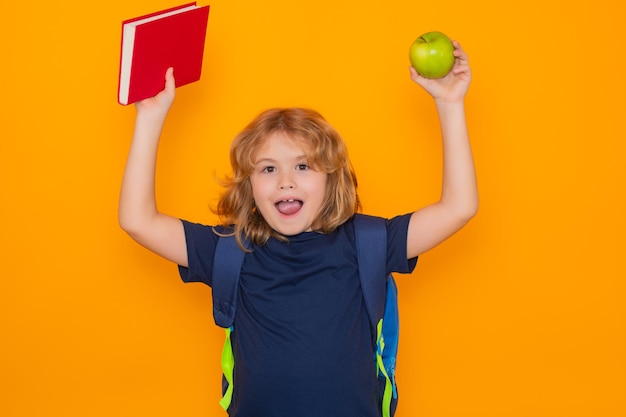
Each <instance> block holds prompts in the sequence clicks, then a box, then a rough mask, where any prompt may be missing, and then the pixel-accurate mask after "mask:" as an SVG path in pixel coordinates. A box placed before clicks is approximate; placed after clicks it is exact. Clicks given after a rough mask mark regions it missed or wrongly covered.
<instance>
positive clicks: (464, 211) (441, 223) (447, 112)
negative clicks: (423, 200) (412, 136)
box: [407, 41, 478, 258]
mask: <svg viewBox="0 0 626 417" xmlns="http://www.w3.org/2000/svg"><path fill="white" fill-rule="evenodd" d="M453 44H454V47H455V51H454V54H455V56H456V62H455V64H454V67H453V69H452V71H451V72H450V73H449V74H448V75H446V76H445V77H443V78H440V79H426V78H424V77H422V76H420V75H419V74H418V73H417V72H416V71H415V70H414V69H413V68H410V71H411V78H412V79H413V81H415V82H416V83H417V84H419V85H420V86H421V87H422V88H424V90H426V91H427V92H428V93H429V94H430V95H432V97H433V98H434V100H435V105H436V107H437V113H438V116H439V122H440V124H441V135H442V142H443V181H442V190H441V198H440V199H439V201H437V202H436V203H434V204H431V205H429V206H426V207H424V208H422V209H420V210H418V211H416V212H414V213H413V215H412V216H411V221H410V223H409V232H408V237H407V257H408V258H412V257H415V256H417V255H420V254H422V253H424V252H426V251H427V250H429V249H432V248H433V247H435V246H437V245H438V244H439V243H441V242H443V241H444V240H446V239H447V238H448V237H450V236H452V235H453V234H454V233H456V232H457V231H458V230H459V229H461V228H462V227H463V226H464V225H465V224H466V223H467V222H468V221H469V220H470V219H471V218H472V217H474V215H475V214H476V212H477V210H478V188H477V185H476V173H475V170H474V161H473V157H472V150H471V147H470V141H469V135H468V131H467V125H466V122H465V95H466V93H467V90H468V88H469V84H470V81H471V70H470V67H469V62H468V57H467V54H466V53H465V52H464V51H463V49H462V48H461V46H460V45H459V43H458V42H456V41H454V42H453Z"/></svg>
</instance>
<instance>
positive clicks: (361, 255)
mask: <svg viewBox="0 0 626 417" xmlns="http://www.w3.org/2000/svg"><path fill="white" fill-rule="evenodd" d="M354 229H355V233H356V249H357V256H358V260H359V276H360V278H361V287H362V288H363V295H364V296H365V307H366V308H367V313H368V314H369V316H370V321H371V323H372V327H373V328H374V329H375V328H376V326H377V325H378V321H379V320H380V319H381V318H382V317H383V314H384V311H385V297H384V295H385V290H386V289H385V285H386V283H385V280H383V279H382V278H381V277H384V276H385V274H386V273H387V228H386V226H385V219H383V218H380V217H373V216H367V215H364V214H358V213H357V214H355V215H354Z"/></svg>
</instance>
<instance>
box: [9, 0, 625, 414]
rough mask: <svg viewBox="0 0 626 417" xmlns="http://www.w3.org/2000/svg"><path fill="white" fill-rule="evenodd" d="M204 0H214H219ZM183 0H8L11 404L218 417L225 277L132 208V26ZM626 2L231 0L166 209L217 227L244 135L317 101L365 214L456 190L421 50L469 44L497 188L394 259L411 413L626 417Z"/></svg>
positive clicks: (170, 129)
mask: <svg viewBox="0 0 626 417" xmlns="http://www.w3.org/2000/svg"><path fill="white" fill-rule="evenodd" d="M201 4H206V3H201ZM174 5H176V3H172V2H171V1H166V0H157V1H147V0H137V1H133V2H128V1H119V0H112V1H110V2H105V3H79V2H74V1H70V0H59V1H56V2H43V1H39V0H35V1H33V2H30V3H29V4H28V5H23V4H21V3H17V2H9V3H8V4H7V5H5V6H4V7H3V12H2V14H1V15H0V39H2V41H1V42H2V65H1V66H0V80H1V81H2V87H3V88H2V104H1V106H2V109H1V111H0V181H1V190H2V204H1V205H0V210H1V211H0V221H1V222H2V226H1V233H0V244H1V245H2V250H1V251H0V256H1V262H0V335H1V338H2V340H1V342H0V376H1V377H0V415H2V416H7V417H22V416H143V415H146V416H147V415H150V416H178V415H185V416H188V417H192V416H220V415H224V413H223V412H222V411H221V410H220V409H219V406H218V404H217V401H218V398H219V390H220V370H219V355H220V350H221V343H222V340H223V334H222V331H221V330H220V329H217V328H215V327H214V325H213V323H212V317H211V306H210V289H209V288H206V287H203V286H201V285H187V286H185V285H183V284H182V283H181V282H180V281H179V279H178V277H177V272H176V267H175V266H174V265H171V264H169V263H167V262H165V261H163V260H161V259H159V258H157V257H156V256H154V255H152V254H151V253H149V252H147V251H146V250H144V249H142V248H140V247H139V246H137V245H136V244H135V243H133V242H132V241H131V240H130V239H129V238H128V237H127V236H126V235H125V234H124V233H123V232H122V231H121V230H120V229H119V228H118V226H117V220H116V206H117V198H118V189H119V184H120V180H121V175H122V170H123V165H124V162H125V157H126V153H127V150H128V146H129V143H130V136H131V133H132V127H133V118H134V109H133V108H132V106H131V107H122V106H119V105H118V104H117V102H116V88H117V65H118V58H119V42H120V22H121V21H122V20H123V19H126V18H130V17H134V16H136V15H141V14H144V13H148V12H152V11H155V10H159V9H162V8H166V7H171V6H174ZM624 9H625V7H624V5H622V4H621V3H620V2H617V1H614V0H613V1H611V0H598V1H595V2H584V3H572V2H567V1H564V0H558V1H552V2H544V1H541V2H540V1H538V0H530V1H526V2H521V3H520V2H518V3H511V4H509V5H505V4H504V3H498V2H492V1H487V0H477V1H474V2H467V1H458V0H450V1H447V2H445V3H442V2H409V1H389V2H386V3H384V4H383V3H381V2H374V1H369V0H365V1H358V2H357V1H352V0H350V1H343V2H337V1H330V0H318V1H315V2H312V1H300V2H294V1H288V0H267V1H264V2H259V1H243V0H231V1H223V0H215V1H213V2H211V16H210V18H209V30H208V34H207V45H206V51H205V63H204V73H203V77H202V80H201V81H200V82H199V83H197V84H194V85H190V86H186V87H183V88H181V89H179V90H178V94H177V98H176V103H175V105H174V109H173V110H172V113H171V115H170V118H169V119H168V122H167V126H166V128H165V131H164V133H163V141H162V145H161V150H160V156H159V161H158V185H157V193H158V198H159V203H160V207H161V209H162V210H164V211H167V212H169V213H172V214H175V215H177V216H180V217H184V218H187V219H191V220H195V221H200V222H208V223H210V222H213V221H214V220H215V218H214V217H213V215H212V214H211V213H210V211H209V209H208V207H210V206H211V205H212V204H214V203H215V198H216V196H217V193H218V192H219V188H218V186H217V185H216V182H215V176H216V175H217V176H221V175H224V174H226V173H227V172H228V161H227V153H228V147H229V143H230V140H231V138H232V137H233V136H234V135H235V134H236V132H237V131H238V130H239V129H240V128H241V127H242V126H243V125H244V124H245V123H246V122H247V121H248V120H250V119H251V118H252V117H253V116H254V115H255V114H256V113H257V112H258V111H260V110H262V109H264V108H267V107H271V106H291V105H299V106H309V107H313V108H316V109H317V110H319V111H321V112H322V113H323V114H324V115H325V116H326V117H327V118H328V119H329V121H330V122H331V123H333V124H334V125H335V126H336V127H337V129H338V130H339V131H340V132H341V133H342V134H343V136H344V137H345V140H346V142H347V143H348V146H349V148H350V152H351V156H352V159H353V163H354V165H355V168H356V170H357V173H358V176H359V181H360V192H361V196H362V199H363V202H364V206H365V211H366V212H368V213H371V214H377V215H384V216H392V215H395V214H400V213H405V212H409V211H412V210H414V209H416V208H419V207H421V206H423V205H425V204H428V203H429V202H431V201H433V200H434V199H436V198H437V196H438V192H439V188H440V171H441V163H440V159H441V151H440V144H439V132H438V126H437V121H436V119H435V117H436V115H435V113H434V107H433V103H432V102H431V99H430V98H429V97H427V96H426V95H425V93H424V92H423V91H421V90H420V89H419V87H417V86H416V85H414V84H412V83H411V81H410V80H409V75H408V70H407V67H408V47H409V45H410V43H411V42H412V41H413V40H414V39H415V38H416V37H417V36H418V35H420V34H421V33H423V32H426V31H430V30H441V31H443V32H446V33H448V34H449V35H450V36H452V37H453V38H456V39H458V40H459V41H461V43H462V44H463V45H464V47H465V49H466V50H467V51H468V53H469V55H470V60H471V63H472V67H473V70H474V81H473V84H472V87H471V90H470V93H469V95H468V97H467V104H468V123H469V127H470V130H471V136H472V142H473V146H474V151H475V157H476V164H477V169H478V174H479V181H480V191H481V208H480V213H479V215H478V217H477V218H476V219H474V220H473V221H472V222H471V224H470V225H469V226H467V227H466V228H465V229H464V230H463V231H461V232H460V233H459V234H457V235H456V236H454V237H453V238H452V239H451V240H449V241H448V242H446V243H444V244H443V245H441V246H440V247H439V248H437V249H435V250H433V251H432V252H430V253H428V254H426V255H424V256H423V257H422V259H421V260H420V262H419V264H418V268H417V270H416V272H415V273H414V274H412V276H405V277H398V281H399V286H400V292H401V295H400V297H401V300H400V301H401V314H402V324H403V329H402V336H401V346H400V349H401V351H400V358H399V362H400V363H399V371H398V380H399V386H400V393H401V401H400V408H399V411H398V414H397V415H398V417H403V416H413V415H419V416H422V417H444V416H454V417H456V416H467V417H471V416H481V417H489V416H493V417H496V416H497V417H501V416H509V417H516V416H520V417H521V416H533V417H538V416H546V417H548V416H549V417H592V416H593V417H595V416H603V417H623V416H624V415H626V396H624V392H626V359H625V355H624V352H625V351H626V328H625V327H626V326H625V318H626V311H625V310H626V307H625V305H626V303H624V297H625V296H626V284H625V283H624V281H625V280H624V278H626V267H625V265H624V260H623V252H624V248H625V244H624V243H625V242H624V236H625V233H626V223H625V221H624V213H625V212H626V201H625V200H626V198H625V193H624V183H625V180H626V172H625V168H624V163H623V160H624V156H625V154H626V152H625V151H626V145H624V141H625V139H626V136H625V135H624V129H623V123H622V120H623V114H624V112H625V110H626V106H625V104H624V103H625V102H624V97H625V96H626V85H625V81H624V76H623V73H624V64H625V59H626V58H625V56H626V53H625V52H626V51H625V50H624V46H623V39H624V38H625V37H626V32H625V30H624V25H623V17H624V16H625V10H624Z"/></svg>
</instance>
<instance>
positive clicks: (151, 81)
mask: <svg viewBox="0 0 626 417" xmlns="http://www.w3.org/2000/svg"><path fill="white" fill-rule="evenodd" d="M208 19H209V6H203V7H199V6H196V3H188V4H184V5H181V6H177V7H173V8H171V9H167V10H163V11H160V12H157V13H151V14H148V15H145V16H140V17H137V18H134V19H129V20H125V21H123V22H122V48H121V57H120V75H119V87H118V101H119V103H120V104H123V105H127V104H131V103H134V102H136V101H139V100H143V99H145V98H148V97H153V96H155V95H156V94H157V93H158V92H159V91H161V90H163V87H164V86H165V72H166V71H167V69H168V68H169V67H173V68H174V77H175V78H176V87H180V86H183V85H185V84H189V83H192V82H195V81H198V80H199V79H200V74H201V72H202V57H203V54H204V40H205V38H206V28H207V22H208Z"/></svg>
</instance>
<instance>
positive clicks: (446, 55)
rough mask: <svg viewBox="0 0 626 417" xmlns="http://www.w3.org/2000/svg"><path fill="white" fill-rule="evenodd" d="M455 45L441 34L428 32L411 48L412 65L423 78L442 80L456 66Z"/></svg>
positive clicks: (410, 58)
mask: <svg viewBox="0 0 626 417" xmlns="http://www.w3.org/2000/svg"><path fill="white" fill-rule="evenodd" d="M453 53H454V45H452V41H451V40H450V38H449V37H448V36H446V35H445V34H443V33H441V32H428V33H424V34H423V35H422V36H420V37H419V38H417V39H416V40H415V42H413V43H412V44H411V47H410V48H409V60H410V61H411V65H412V66H413V68H415V70H416V71H417V72H418V74H420V75H421V76H422V77H425V78H441V77H444V76H445V75H447V74H448V73H449V72H450V70H451V69H452V67H453V66H454V54H453Z"/></svg>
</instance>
